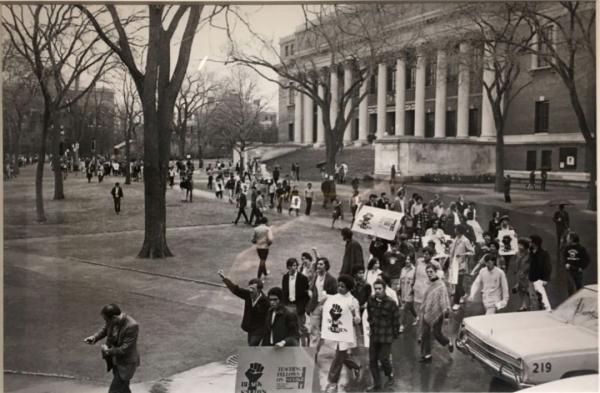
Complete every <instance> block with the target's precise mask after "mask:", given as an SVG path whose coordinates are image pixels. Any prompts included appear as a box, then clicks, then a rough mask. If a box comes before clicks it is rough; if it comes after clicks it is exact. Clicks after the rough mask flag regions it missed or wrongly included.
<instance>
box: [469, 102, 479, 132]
mask: <svg viewBox="0 0 600 393" xmlns="http://www.w3.org/2000/svg"><path fill="white" fill-rule="evenodd" d="M469 136H479V109H477V108H471V109H469Z"/></svg>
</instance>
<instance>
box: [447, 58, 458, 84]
mask: <svg viewBox="0 0 600 393" xmlns="http://www.w3.org/2000/svg"><path fill="white" fill-rule="evenodd" d="M446 81H447V83H454V82H458V62H456V61H452V62H450V64H448V72H447V74H446Z"/></svg>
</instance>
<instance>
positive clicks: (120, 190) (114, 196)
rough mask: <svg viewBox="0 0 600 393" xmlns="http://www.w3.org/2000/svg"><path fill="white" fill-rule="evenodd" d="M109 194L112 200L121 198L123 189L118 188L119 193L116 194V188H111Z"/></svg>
mask: <svg viewBox="0 0 600 393" xmlns="http://www.w3.org/2000/svg"><path fill="white" fill-rule="evenodd" d="M110 194H111V195H112V196H113V198H123V188H122V187H119V192H118V193H117V187H113V188H112V190H110Z"/></svg>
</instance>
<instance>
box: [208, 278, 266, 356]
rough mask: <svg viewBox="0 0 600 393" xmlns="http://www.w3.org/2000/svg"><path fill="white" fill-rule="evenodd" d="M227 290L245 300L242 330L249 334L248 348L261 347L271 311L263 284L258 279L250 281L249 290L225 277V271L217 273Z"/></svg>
mask: <svg viewBox="0 0 600 393" xmlns="http://www.w3.org/2000/svg"><path fill="white" fill-rule="evenodd" d="M217 273H218V274H219V276H220V277H221V279H222V280H223V283H224V284H225V285H226V286H227V289H229V290H230V291H231V293H233V294H234V295H235V296H237V297H239V298H240V299H243V300H244V315H243V317H242V330H243V331H245V332H246V333H248V346H250V347H256V346H258V345H260V342H261V340H262V339H263V337H264V335H265V321H266V318H267V311H268V310H269V301H268V300H267V297H266V296H265V294H264V293H263V291H262V288H263V283H262V281H261V280H259V279H257V278H253V279H251V280H250V281H248V288H240V287H239V286H238V285H237V284H235V283H234V282H233V281H231V280H230V279H229V278H227V277H225V275H224V274H223V270H219V271H218V272H217Z"/></svg>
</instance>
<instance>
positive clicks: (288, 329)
mask: <svg viewBox="0 0 600 393" xmlns="http://www.w3.org/2000/svg"><path fill="white" fill-rule="evenodd" d="M267 296H268V298H269V311H268V312H267V318H266V320H265V326H266V328H265V334H264V336H263V340H262V346H269V347H273V346H274V347H279V348H283V347H293V346H298V344H299V341H298V336H299V333H298V321H297V317H296V315H294V314H293V313H291V312H289V311H288V310H287V309H286V308H285V307H284V305H283V291H282V290H281V288H278V287H274V288H271V289H269V292H268V293H267Z"/></svg>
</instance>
